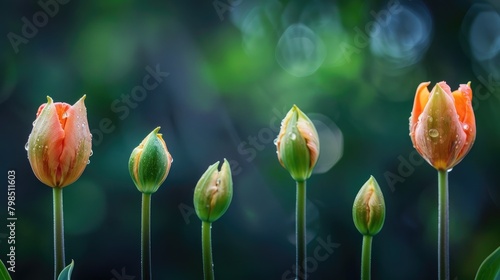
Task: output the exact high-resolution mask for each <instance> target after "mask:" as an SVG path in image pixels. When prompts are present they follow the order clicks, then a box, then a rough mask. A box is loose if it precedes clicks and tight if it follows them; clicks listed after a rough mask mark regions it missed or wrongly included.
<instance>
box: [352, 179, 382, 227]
mask: <svg viewBox="0 0 500 280" xmlns="http://www.w3.org/2000/svg"><path fill="white" fill-rule="evenodd" d="M352 218H353V220H354V225H355V226H356V228H357V229H358V231H359V232H360V233H361V234H363V235H369V236H374V235H375V234H377V233H378V232H379V231H380V230H381V229H382V227H383V226H384V220H385V202H384V196H383V195H382V191H381V190H380V187H379V185H378V183H377V181H376V180H375V178H374V177H373V176H370V179H368V181H366V183H365V184H364V185H363V186H362V187H361V189H360V190H359V192H358V195H356V199H354V205H353V206H352Z"/></svg>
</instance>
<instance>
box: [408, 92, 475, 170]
mask: <svg viewBox="0 0 500 280" xmlns="http://www.w3.org/2000/svg"><path fill="white" fill-rule="evenodd" d="M429 84H430V82H425V83H421V84H420V85H419V86H418V88H417V92H416V95H415V101H414V104H413V110H412V113H411V117H410V137H411V140H412V142H413V146H414V147H415V149H416V150H417V151H418V152H419V153H420V155H421V156H422V157H423V158H424V159H425V160H426V161H427V162H428V163H429V164H430V165H432V166H433V167H434V168H436V169H437V170H449V169H451V168H453V167H454V166H455V165H457V164H458V163H459V162H460V161H461V160H462V159H463V158H464V157H465V155H467V153H468V152H469V151H470V149H471V147H472V144H473V143H474V140H475V138H476V122H475V118H474V111H473V109H472V90H471V88H470V82H469V83H468V84H467V85H463V84H462V85H460V87H459V89H458V90H456V91H454V92H451V90H450V87H449V86H448V85H447V84H446V83H445V82H440V83H438V84H436V85H435V86H434V88H433V89H432V91H431V92H430V93H429V90H428V89H427V86H428V85H429Z"/></svg>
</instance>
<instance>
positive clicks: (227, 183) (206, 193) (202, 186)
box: [193, 159, 233, 223]
mask: <svg viewBox="0 0 500 280" xmlns="http://www.w3.org/2000/svg"><path fill="white" fill-rule="evenodd" d="M218 167H219V162H216V163H214V164H212V165H210V166H209V167H208V169H207V171H205V173H203V175H202V176H201V178H200V180H199V181H198V183H197V184H196V188H195V190H194V199H193V202H194V209H195V210H196V214H197V215H198V217H199V218H200V220H202V221H204V222H210V223H211V222H215V221H216V220H217V219H219V218H220V217H221V216H222V215H224V213H225V212H226V210H227V208H228V207H229V204H231V200H232V199H233V179H232V177H231V167H230V166H229V163H228V162H227V160H226V159H224V163H223V164H222V167H221V169H220V171H219V170H217V168H218Z"/></svg>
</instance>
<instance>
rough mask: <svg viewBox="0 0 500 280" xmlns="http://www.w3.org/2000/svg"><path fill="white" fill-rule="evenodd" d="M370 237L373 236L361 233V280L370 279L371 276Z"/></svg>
mask: <svg viewBox="0 0 500 280" xmlns="http://www.w3.org/2000/svg"><path fill="white" fill-rule="evenodd" d="M372 239H373V236H370V235H363V249H362V252H361V280H370V278H371V267H372V264H371V263H372Z"/></svg>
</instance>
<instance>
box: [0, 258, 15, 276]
mask: <svg viewBox="0 0 500 280" xmlns="http://www.w3.org/2000/svg"><path fill="white" fill-rule="evenodd" d="M0 280H12V278H10V274H9V272H8V271H7V268H6V267H5V264H4V263H3V261H2V260H0Z"/></svg>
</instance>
